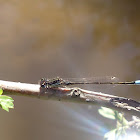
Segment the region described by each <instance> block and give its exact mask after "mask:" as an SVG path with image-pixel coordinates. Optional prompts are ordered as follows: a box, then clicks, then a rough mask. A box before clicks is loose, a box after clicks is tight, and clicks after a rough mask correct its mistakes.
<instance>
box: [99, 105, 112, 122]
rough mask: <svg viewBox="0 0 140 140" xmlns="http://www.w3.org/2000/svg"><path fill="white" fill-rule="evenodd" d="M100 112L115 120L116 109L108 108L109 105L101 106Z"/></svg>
mask: <svg viewBox="0 0 140 140" xmlns="http://www.w3.org/2000/svg"><path fill="white" fill-rule="evenodd" d="M98 112H99V114H100V115H102V116H104V117H106V118H109V119H113V120H115V113H114V110H112V109H110V108H107V107H101V109H99V110H98Z"/></svg>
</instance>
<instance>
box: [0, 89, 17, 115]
mask: <svg viewBox="0 0 140 140" xmlns="http://www.w3.org/2000/svg"><path fill="white" fill-rule="evenodd" d="M2 93H3V91H2V89H0V106H1V108H2V109H4V110H6V111H7V112H9V108H14V104H13V101H14V100H13V99H12V98H11V97H9V96H6V95H2Z"/></svg>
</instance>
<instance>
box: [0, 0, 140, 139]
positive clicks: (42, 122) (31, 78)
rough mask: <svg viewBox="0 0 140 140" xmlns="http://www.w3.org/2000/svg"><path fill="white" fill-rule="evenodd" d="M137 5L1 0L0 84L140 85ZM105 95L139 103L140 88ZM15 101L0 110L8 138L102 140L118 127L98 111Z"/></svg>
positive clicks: (2, 132) (1, 131)
mask: <svg viewBox="0 0 140 140" xmlns="http://www.w3.org/2000/svg"><path fill="white" fill-rule="evenodd" d="M139 5H140V1H139V0H135V1H132V0H123V1H121V0H116V1H112V0H106V1H104V0H86V1H85V0H24V1H19V0H10V1H8V0H0V62H1V67H0V77H1V78H0V79H1V80H8V81H18V82H26V83H38V80H39V79H40V78H42V77H46V78H53V77H56V76H60V77H62V78H73V77H74V78H82V77H94V76H116V77H118V78H119V79H120V80H122V81H131V80H136V79H140V8H139ZM88 88H90V90H94V87H91V86H90V87H85V89H88ZM101 91H102V92H104V93H108V94H114V95H118V96H124V97H128V98H133V99H136V100H137V101H139V100H140V93H139V91H140V87H138V86H117V87H115V88H113V89H112V88H111V89H105V90H104V89H101ZM12 97H13V98H14V100H15V102H14V104H15V108H14V109H13V110H10V113H7V112H5V111H4V110H0V116H1V121H0V122H1V127H0V137H1V139H2V140H19V139H20V140H25V139H26V140H39V139H41V140H46V139H52V140H55V139H57V140H65V139H67V140H71V139H74V140H81V139H82V140H84V139H86V140H93V139H94V140H95V139H98V140H102V139H103V136H104V134H105V133H106V132H108V131H109V130H110V127H111V126H113V125H115V124H114V122H113V121H110V120H108V119H106V118H103V117H102V116H100V115H99V114H98V109H99V108H100V106H95V105H94V106H89V105H87V104H76V103H67V102H59V101H46V100H40V99H34V98H29V97H18V96H12ZM110 125H111V126H110ZM114 127H115V126H114Z"/></svg>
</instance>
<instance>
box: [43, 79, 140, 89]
mask: <svg viewBox="0 0 140 140" xmlns="http://www.w3.org/2000/svg"><path fill="white" fill-rule="evenodd" d="M81 84H93V85H101V84H102V85H103V84H104V85H107V84H108V85H140V80H136V81H130V82H120V81H119V79H118V78H117V77H113V76H105V77H92V78H69V79H62V78H59V77H56V78H53V79H46V78H42V79H41V80H40V86H41V87H42V88H57V87H65V86H69V85H81Z"/></svg>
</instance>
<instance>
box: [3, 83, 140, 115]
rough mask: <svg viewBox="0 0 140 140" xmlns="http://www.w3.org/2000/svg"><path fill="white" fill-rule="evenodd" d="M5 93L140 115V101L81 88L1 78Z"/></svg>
mask: <svg viewBox="0 0 140 140" xmlns="http://www.w3.org/2000/svg"><path fill="white" fill-rule="evenodd" d="M0 88H2V89H3V90H4V94H9V95H21V96H26V95H27V96H32V97H37V98H40V99H58V100H67V101H72V102H73V101H74V102H85V103H94V104H100V105H102V106H106V107H110V108H114V109H116V110H118V111H123V112H129V114H132V115H136V116H140V103H139V102H137V101H134V100H132V99H128V98H124V97H118V96H113V95H109V94H104V93H99V92H94V91H89V90H84V89H81V88H76V87H74V88H68V87H63V88H61V87H58V88H48V89H46V88H43V87H40V85H39V84H27V83H19V82H9V81H2V80H0Z"/></svg>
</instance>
